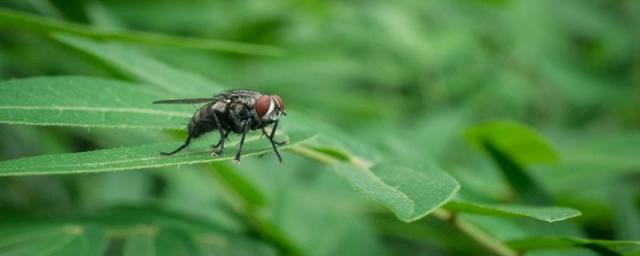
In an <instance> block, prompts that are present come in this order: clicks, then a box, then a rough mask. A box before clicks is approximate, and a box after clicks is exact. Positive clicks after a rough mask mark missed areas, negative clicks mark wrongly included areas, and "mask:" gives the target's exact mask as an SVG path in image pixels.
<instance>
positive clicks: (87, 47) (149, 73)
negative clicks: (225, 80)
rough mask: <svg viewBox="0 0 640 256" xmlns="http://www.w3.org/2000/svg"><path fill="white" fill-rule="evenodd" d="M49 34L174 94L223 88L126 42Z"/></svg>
mask: <svg viewBox="0 0 640 256" xmlns="http://www.w3.org/2000/svg"><path fill="white" fill-rule="evenodd" d="M52 37H53V38H54V39H55V40H57V41H59V42H61V43H63V44H64V45H66V46H68V47H71V48H73V49H76V50H79V51H81V52H83V53H86V54H89V55H90V56H92V57H94V58H95V59H97V60H99V61H101V62H103V63H104V64H106V65H107V66H109V67H111V68H113V69H115V70H116V72H118V73H120V74H123V75H124V76H126V77H129V78H132V79H134V80H137V81H139V82H144V83H149V84H155V85H159V86H160V87H162V88H163V89H165V90H167V91H169V92H172V93H174V94H175V95H185V97H191V98H202V97H209V96H211V95H213V93H215V92H221V91H222V90H224V88H222V86H220V85H219V84H216V83H214V82H211V81H210V80H207V79H206V78H204V77H202V76H199V75H197V74H195V73H190V72H186V71H182V70H179V69H176V68H174V67H171V66H168V65H167V64H165V63H163V62H160V61H158V60H156V59H154V58H151V57H149V56H147V55H145V54H144V53H143V52H141V51H140V50H137V49H135V48H132V47H127V46H126V45H122V44H118V43H113V42H111V43H110V42H99V41H96V40H91V39H86V38H82V37H79V36H73V35H66V34H54V35H53V36H52ZM203 93H204V94H205V95H202V94H203Z"/></svg>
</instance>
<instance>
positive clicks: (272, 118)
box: [153, 90, 286, 163]
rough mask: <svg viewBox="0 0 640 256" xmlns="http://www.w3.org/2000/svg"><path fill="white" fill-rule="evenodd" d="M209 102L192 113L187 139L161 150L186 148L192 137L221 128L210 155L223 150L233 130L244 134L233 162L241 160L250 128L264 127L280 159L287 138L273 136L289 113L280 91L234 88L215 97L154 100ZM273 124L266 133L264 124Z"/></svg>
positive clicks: (175, 151) (166, 154) (176, 151)
mask: <svg viewBox="0 0 640 256" xmlns="http://www.w3.org/2000/svg"><path fill="white" fill-rule="evenodd" d="M193 103H206V104H205V105H204V106H202V107H200V108H199V109H198V110H197V111H196V112H195V113H194V114H193V117H191V121H189V124H188V126H187V129H188V130H187V131H188V135H187V139H186V140H185V141H184V143H183V144H182V145H181V146H180V147H178V148H177V149H175V150H173V151H171V152H161V154H162V155H165V156H170V155H173V154H175V153H178V152H180V151H181V150H183V149H184V148H186V147H187V146H188V145H189V143H191V140H192V139H195V138H198V137H200V136H202V135H203V134H205V133H207V132H211V131H213V130H218V131H219V132H220V139H219V140H218V143H217V144H215V145H213V152H212V153H211V155H219V154H222V152H223V151H224V142H225V140H226V139H227V136H228V135H229V133H230V132H233V133H236V134H241V138H240V146H239V148H238V152H237V153H236V156H235V158H234V160H233V161H234V162H236V163H239V162H240V153H241V152H242V146H243V145H244V138H245V136H246V135H247V133H248V132H249V131H250V130H258V129H260V130H262V134H263V135H265V136H266V137H267V138H268V139H269V141H270V142H271V146H272V147H273V151H275V153H276V156H277V157H278V161H280V162H282V157H281V156H280V153H279V152H278V147H277V146H281V145H284V144H285V143H286V142H278V141H276V140H275V139H274V138H273V137H274V135H275V133H276V129H277V128H278V121H279V120H280V117H281V116H282V115H286V112H285V110H284V101H282V98H281V97H280V96H278V95H266V94H261V93H259V92H256V91H249V90H231V91H227V92H223V93H220V94H217V95H214V96H213V97H212V98H198V99H177V100H159V101H155V102H153V104H193ZM270 124H273V129H271V133H267V131H266V130H265V127H267V126H268V125H270Z"/></svg>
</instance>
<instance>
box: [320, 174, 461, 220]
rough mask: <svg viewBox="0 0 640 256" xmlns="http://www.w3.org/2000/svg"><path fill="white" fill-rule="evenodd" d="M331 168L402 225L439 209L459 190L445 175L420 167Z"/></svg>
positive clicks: (456, 184)
mask: <svg viewBox="0 0 640 256" xmlns="http://www.w3.org/2000/svg"><path fill="white" fill-rule="evenodd" d="M332 169H333V171H334V172H336V173H337V174H338V175H340V176H341V177H342V178H344V179H346V180H347V181H348V182H349V183H351V184H352V185H353V186H354V187H355V188H356V189H357V190H359V191H360V192H362V193H364V194H365V195H366V196H367V197H369V198H371V199H373V200H376V201H378V202H380V203H382V204H383V205H385V206H386V207H388V208H389V209H391V210H392V211H393V212H394V213H395V214H396V216H397V217H398V218H399V219H401V220H403V221H406V222H411V221H415V220H418V219H420V218H422V217H424V216H426V215H427V214H429V213H430V212H432V211H433V210H435V209H436V208H438V207H440V206H442V205H443V204H445V203H446V202H447V201H449V200H450V199H451V198H452V197H453V196H454V195H455V193H456V192H457V191H458V189H459V188H460V185H459V184H458V182H457V181H456V180H455V179H453V178H452V177H451V176H449V175H448V174H447V173H446V172H443V171H442V170H440V169H438V168H436V167H432V166H425V165H422V164H406V163H393V162H387V163H382V164H379V165H376V166H374V167H373V168H365V167H363V166H359V167H357V166H354V165H352V164H346V163H338V164H335V165H334V166H333V167H332Z"/></svg>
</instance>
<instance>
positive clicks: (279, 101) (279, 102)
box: [271, 95, 284, 111]
mask: <svg viewBox="0 0 640 256" xmlns="http://www.w3.org/2000/svg"><path fill="white" fill-rule="evenodd" d="M271 97H273V98H274V99H275V100H276V102H277V103H278V107H279V108H280V110H281V111H284V101H283V100H282V98H280V96H278V95H273V96H271Z"/></svg>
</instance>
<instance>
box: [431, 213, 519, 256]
mask: <svg viewBox="0 0 640 256" xmlns="http://www.w3.org/2000/svg"><path fill="white" fill-rule="evenodd" d="M432 216H434V217H435V218H437V219H439V220H442V221H445V222H448V223H451V225H453V226H454V227H456V228H457V229H458V230H460V232H462V233H463V234H465V235H467V236H468V237H470V238H471V239H473V240H475V241H476V242H478V244H480V245H481V246H483V247H485V248H486V249H487V250H489V251H491V252H493V253H494V254H496V255H500V256H518V255H519V254H518V252H516V251H515V250H513V249H511V248H509V247H508V246H507V245H505V244H504V243H502V242H501V241H499V240H497V239H495V238H493V237H491V236H490V235H489V234H487V233H485V232H484V231H482V230H480V229H479V228H478V227H476V226H475V225H473V224H472V223H470V222H468V221H465V220H463V219H460V218H459V217H458V216H457V214H456V213H455V212H451V211H448V210H445V209H442V208H440V209H437V210H435V211H434V212H433V213H432Z"/></svg>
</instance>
